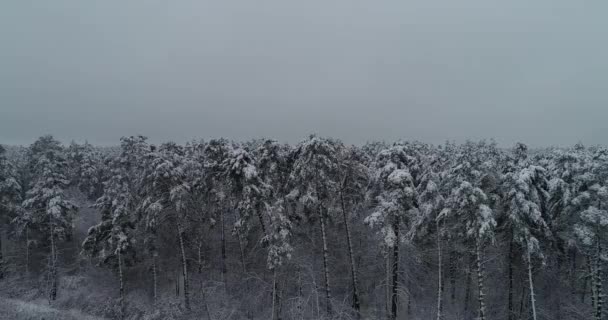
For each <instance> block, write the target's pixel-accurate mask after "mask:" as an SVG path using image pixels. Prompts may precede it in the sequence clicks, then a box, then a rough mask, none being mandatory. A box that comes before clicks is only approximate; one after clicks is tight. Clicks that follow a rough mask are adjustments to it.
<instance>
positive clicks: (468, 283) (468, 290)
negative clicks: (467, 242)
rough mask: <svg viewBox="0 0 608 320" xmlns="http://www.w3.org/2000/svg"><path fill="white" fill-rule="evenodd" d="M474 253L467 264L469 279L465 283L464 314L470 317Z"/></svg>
mask: <svg viewBox="0 0 608 320" xmlns="http://www.w3.org/2000/svg"><path fill="white" fill-rule="evenodd" d="M473 260H474V258H473V255H471V257H470V258H469V263H468V265H467V280H466V284H465V290H464V312H463V314H464V316H465V318H466V317H468V314H469V302H470V301H471V278H472V277H471V273H472V272H471V265H472V264H473Z"/></svg>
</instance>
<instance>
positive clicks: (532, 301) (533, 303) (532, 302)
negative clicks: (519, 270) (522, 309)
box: [526, 249, 537, 320]
mask: <svg viewBox="0 0 608 320" xmlns="http://www.w3.org/2000/svg"><path fill="white" fill-rule="evenodd" d="M526 254H527V260H528V284H529V285H530V306H531V307H532V320H536V319H537V318H536V295H535V294H534V281H533V280H532V257H531V256H530V250H529V249H526Z"/></svg>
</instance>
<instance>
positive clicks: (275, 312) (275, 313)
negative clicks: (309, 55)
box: [272, 268, 281, 320]
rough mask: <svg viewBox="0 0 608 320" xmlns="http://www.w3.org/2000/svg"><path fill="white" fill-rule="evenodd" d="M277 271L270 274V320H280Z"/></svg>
mask: <svg viewBox="0 0 608 320" xmlns="http://www.w3.org/2000/svg"><path fill="white" fill-rule="evenodd" d="M277 273H278V271H277V269H276V268H275V269H274V270H273V274H272V320H275V319H276V320H281V294H280V293H279V281H278V279H277Z"/></svg>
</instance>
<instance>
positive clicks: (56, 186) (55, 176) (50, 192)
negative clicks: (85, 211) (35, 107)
mask: <svg viewBox="0 0 608 320" xmlns="http://www.w3.org/2000/svg"><path fill="white" fill-rule="evenodd" d="M28 156H29V161H30V166H31V168H32V170H33V171H32V172H34V176H35V177H36V178H35V180H34V181H35V183H34V185H33V186H32V188H31V189H29V190H28V191H27V194H26V198H25V200H24V201H23V208H24V209H25V210H24V211H23V213H22V214H21V215H20V216H18V217H17V218H16V219H15V220H14V221H15V223H16V224H17V227H18V228H19V229H20V230H25V229H33V230H35V231H36V232H37V234H38V235H39V236H40V237H42V238H43V239H49V243H50V255H49V263H48V280H49V282H48V283H49V292H48V294H49V300H51V301H52V300H55V299H56V298H57V281H58V272H57V260H58V254H57V241H61V240H65V239H66V238H69V237H70V236H71V234H72V219H73V216H74V214H75V213H76V211H77V210H78V208H77V207H76V205H74V204H73V203H72V202H71V201H69V200H68V197H67V196H66V194H65V190H66V189H67V188H68V186H69V183H70V181H69V180H68V178H67V175H68V163H67V160H66V157H65V154H64V149H63V147H62V146H61V144H60V143H59V141H57V140H55V139H53V137H51V136H44V137H41V138H39V139H38V140H37V141H36V142H34V144H32V145H31V146H30V148H29V152H28Z"/></svg>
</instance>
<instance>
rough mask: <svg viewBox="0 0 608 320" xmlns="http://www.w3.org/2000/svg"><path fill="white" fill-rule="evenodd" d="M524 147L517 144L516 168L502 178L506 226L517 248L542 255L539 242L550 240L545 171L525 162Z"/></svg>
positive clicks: (547, 185)
mask: <svg viewBox="0 0 608 320" xmlns="http://www.w3.org/2000/svg"><path fill="white" fill-rule="evenodd" d="M526 150H527V147H525V146H524V145H523V144H518V145H517V146H516V148H515V149H514V151H513V155H514V158H515V159H516V161H515V162H516V164H515V166H514V167H513V168H512V169H511V170H510V171H509V172H507V173H506V174H505V175H504V177H503V188H504V199H503V201H504V206H505V207H504V214H505V215H506V221H507V222H506V224H507V225H508V228H510V230H511V233H512V239H513V241H515V242H516V243H517V244H519V245H520V246H522V247H523V248H526V250H527V251H529V252H530V253H534V254H539V255H542V254H541V248H540V242H539V240H538V239H539V238H542V239H544V240H546V239H550V237H551V234H550V229H549V226H548V224H547V222H546V221H547V219H548V217H547V216H548V212H547V209H546V207H547V203H548V199H549V191H548V188H549V182H548V179H547V170H546V169H545V168H543V167H541V166H538V165H533V164H530V163H529V161H527V154H526Z"/></svg>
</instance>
